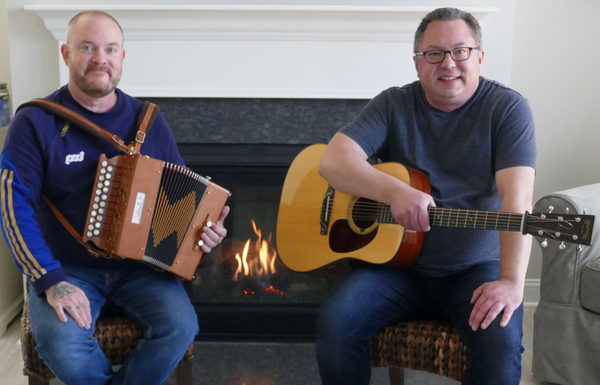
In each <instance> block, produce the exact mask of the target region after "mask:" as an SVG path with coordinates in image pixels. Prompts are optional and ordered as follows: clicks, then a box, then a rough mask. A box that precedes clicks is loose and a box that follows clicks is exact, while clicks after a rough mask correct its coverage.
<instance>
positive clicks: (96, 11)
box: [66, 9, 125, 44]
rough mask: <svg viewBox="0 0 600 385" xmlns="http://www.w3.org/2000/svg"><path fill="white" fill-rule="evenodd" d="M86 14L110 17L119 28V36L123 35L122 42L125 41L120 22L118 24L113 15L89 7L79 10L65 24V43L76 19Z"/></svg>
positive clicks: (69, 37)
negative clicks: (85, 9) (88, 8)
mask: <svg viewBox="0 0 600 385" xmlns="http://www.w3.org/2000/svg"><path fill="white" fill-rule="evenodd" d="M86 15H90V16H96V17H105V18H108V19H111V20H112V21H114V22H115V24H116V25H117V26H118V27H119V29H120V30H121V36H123V42H124V41H125V34H124V33H123V28H121V24H119V22H118V21H117V20H116V19H115V18H114V17H112V16H111V15H109V14H108V13H106V12H104V11H100V10H97V9H90V10H87V11H83V12H79V13H78V14H77V15H75V16H73V18H72V19H71V20H70V21H69V24H67V41H66V43H67V44H69V40H71V27H72V26H73V25H75V23H76V22H77V20H79V19H80V18H81V17H82V16H86Z"/></svg>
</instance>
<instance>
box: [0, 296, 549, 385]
mask: <svg viewBox="0 0 600 385" xmlns="http://www.w3.org/2000/svg"><path fill="white" fill-rule="evenodd" d="M534 310H535V309H534V308H525V317H524V325H523V331H524V337H523V346H524V347H525V353H524V354H523V360H522V362H523V375H522V378H521V385H543V384H544V383H543V382H541V381H539V380H537V379H535V378H534V377H533V375H532V374H531V351H532V343H533V312H534ZM20 333H21V330H20V317H17V318H16V319H15V320H14V321H13V322H12V323H11V324H10V325H9V326H8V330H7V332H6V333H5V334H4V335H3V336H2V337H1V338H0V384H3V385H4V384H6V385H26V384H27V379H26V377H24V376H23V361H22V358H21V344H20V341H19V337H20ZM249 385H252V384H249Z"/></svg>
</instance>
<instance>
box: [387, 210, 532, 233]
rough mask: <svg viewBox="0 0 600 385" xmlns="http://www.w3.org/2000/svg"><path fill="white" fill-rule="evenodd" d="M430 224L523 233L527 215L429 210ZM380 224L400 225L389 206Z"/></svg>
mask: <svg viewBox="0 0 600 385" xmlns="http://www.w3.org/2000/svg"><path fill="white" fill-rule="evenodd" d="M427 211H428V212H429V223H430V224H431V226H438V227H461V228H465V229H481V230H500V231H518V232H520V233H522V232H523V229H524V226H525V219H526V218H525V214H517V213H502V212H495V211H479V210H465V209H447V208H438V207H429V208H427ZM378 219H379V222H380V223H393V224H398V222H396V220H395V219H394V217H393V216H392V213H391V209H390V207H389V206H384V205H382V207H381V210H380V212H379V218H378Z"/></svg>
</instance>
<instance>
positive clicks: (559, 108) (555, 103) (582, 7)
mask: <svg viewBox="0 0 600 385" xmlns="http://www.w3.org/2000/svg"><path fill="white" fill-rule="evenodd" d="M49 3H51V4H65V5H79V6H81V5H86V4H88V5H89V7H90V8H94V5H96V4H99V3H100V2H98V1H92V0H71V1H69V0H62V1H59V0H53V1H52V2H48V1H43V0H8V10H9V28H10V43H11V64H12V69H13V71H12V83H13V91H12V95H13V100H14V101H15V105H18V104H19V103H22V102H25V101H27V100H29V99H31V98H34V97H39V96H44V95H47V94H49V93H50V92H52V91H54V90H55V89H56V88H57V87H58V86H59V85H60V84H59V80H58V73H59V63H60V61H59V56H58V45H57V42H56V40H55V39H54V38H53V36H52V35H51V33H50V32H49V31H48V30H47V29H46V28H45V27H44V25H43V22H42V20H41V18H40V17H38V16H37V15H35V14H33V13H32V12H26V11H23V6H24V5H25V4H30V5H43V4H49ZM169 3H170V2H169V1H166V0H162V1H161V0H145V1H139V0H138V1H135V0H127V1H122V2H120V4H169ZM217 3H218V4H244V5H258V4H278V5H311V4H312V5H371V6H376V5H381V6H432V7H437V6H447V5H451V6H460V7H498V8H499V10H500V12H499V13H497V14H492V15H489V16H487V17H486V18H485V19H484V20H483V22H482V25H483V26H484V27H485V35H484V47H486V55H485V61H484V65H483V68H484V72H483V74H484V75H485V76H489V75H488V74H496V75H497V76H494V78H495V79H496V80H499V81H501V82H503V83H505V84H507V85H509V86H511V87H512V88H514V89H516V90H517V91H519V92H521V93H522V94H523V95H524V96H526V97H527V98H528V99H529V101H530V103H531V105H532V108H533V110H534V114H535V118H536V126H537V140H538V151H539V157H538V169H537V180H536V192H535V198H536V199H537V198H539V197H540V196H541V195H543V194H545V193H549V192H552V191H557V190H563V189H567V188H571V187H575V186H578V185H583V184H590V183H596V182H600V167H599V166H600V127H599V124H600V123H599V121H600V119H599V116H598V115H599V114H600V112H599V111H600V109H599V107H600V79H599V76H600V74H599V72H598V68H597V66H598V63H599V62H600V61H599V60H598V59H599V58H598V55H599V52H600V51H599V50H598V48H600V47H599V41H600V27H599V25H600V23H599V22H600V20H599V19H600V3H599V2H598V1H596V0H574V1H569V2H567V1H560V0H521V1H518V2H517V1H516V0H495V1H494V0H488V1H467V0H465V1H438V0H429V1H426V2H423V1H417V0H411V1H401V0H324V1H321V0H305V1H301V0H263V1H259V0H245V1H244V0H237V1H236V0H229V1H220V2H217V1H216V0H215V1H209V0H205V1H190V0H188V1H185V0H180V1H178V2H177V4H182V5H185V4H194V5H198V4H217ZM513 21H514V22H513ZM507 45H508V46H509V49H508V50H506V49H505V48H506V46H507ZM490 47H498V48H496V49H494V50H490ZM507 52H508V53H507ZM511 52H512V54H511ZM584 52H585V53H586V57H585V58H583V53H584ZM129 54H130V53H129ZM590 55H591V56H590ZM60 65H62V64H60ZM124 71H125V72H124V78H126V77H127V73H128V71H134V69H133V68H129V67H127V64H125V69H124ZM490 77H491V76H490ZM150 81H151V80H150ZM390 85H393V84H390ZM540 266H541V254H540V252H539V247H538V246H537V243H536V242H534V250H533V253H532V259H531V262H530V267H529V271H528V274H527V278H528V285H529V289H530V290H532V292H533V291H536V290H537V287H536V284H537V282H538V281H539V277H540Z"/></svg>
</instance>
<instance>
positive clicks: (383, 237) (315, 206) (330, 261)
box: [276, 144, 431, 272]
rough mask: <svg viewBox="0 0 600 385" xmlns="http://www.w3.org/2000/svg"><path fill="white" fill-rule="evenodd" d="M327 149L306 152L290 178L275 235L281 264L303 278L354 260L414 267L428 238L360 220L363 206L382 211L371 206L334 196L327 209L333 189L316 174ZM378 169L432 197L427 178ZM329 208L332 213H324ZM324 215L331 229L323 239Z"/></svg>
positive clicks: (396, 167) (388, 166) (390, 167)
mask: <svg viewBox="0 0 600 385" xmlns="http://www.w3.org/2000/svg"><path fill="white" fill-rule="evenodd" d="M325 147H326V146H325V145H324V144H315V145H312V146H309V147H307V148H306V149H305V150H303V151H302V152H301V153H300V154H298V156H297V157H296V159H295V160H294V162H293V163H292V165H291V166H290V169H289V171H288V173H287V176H286V179H285V182H284V185H283V191H282V194H281V201H280V204H279V215H278V219H277V232H276V236H277V250H278V253H279V257H280V258H281V261H282V262H283V263H284V264H285V265H286V266H287V267H288V268H289V269H291V270H294V271H299V272H308V271H315V270H320V271H324V270H327V269H328V268H331V267H334V266H336V265H340V264H343V263H345V262H347V261H348V260H352V259H357V260H362V261H365V262H369V263H375V264H392V265H395V266H398V267H408V266H410V265H411V264H412V263H413V262H414V261H415V260H416V258H417V256H418V255H419V252H420V251H421V246H422V244H423V239H424V233H422V232H409V231H405V230H404V228H403V227H402V226H400V225H398V224H390V223H379V222H378V220H377V217H376V216H372V217H371V218H362V217H361V218H360V219H359V218H358V215H357V214H356V213H358V212H360V208H359V207H361V205H365V204H368V205H377V203H376V202H373V201H370V200H364V199H362V198H358V197H355V196H352V195H348V194H343V193H340V192H339V191H334V192H333V197H332V199H331V200H330V201H329V202H330V203H329V204H327V197H326V193H327V191H328V188H329V185H328V183H327V182H326V181H325V180H324V179H323V178H322V177H321V176H320V175H319V174H318V172H317V168H318V165H319V162H320V160H321V157H322V155H323V152H324V151H325ZM374 167H375V168H377V169H379V170H380V171H383V172H385V173H387V174H389V175H392V176H395V177H396V178H398V179H400V180H401V181H403V182H405V183H407V184H409V185H411V186H412V187H414V188H416V189H418V190H420V191H423V192H425V193H428V194H429V193H430V191H431V188H430V185H429V180H428V179H427V177H426V176H425V175H423V174H422V173H420V172H418V171H416V170H413V169H410V168H408V167H405V166H403V165H401V164H398V163H383V164H378V165H375V166H374ZM325 206H326V207H328V208H329V210H324V207H325ZM324 213H325V218H326V219H327V221H326V223H327V226H326V233H324V234H323V233H322V232H325V231H322V227H323V225H322V223H321V219H322V218H323V216H324ZM323 230H325V229H323Z"/></svg>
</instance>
